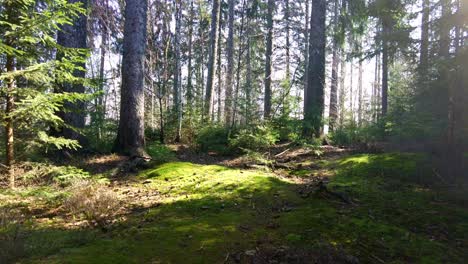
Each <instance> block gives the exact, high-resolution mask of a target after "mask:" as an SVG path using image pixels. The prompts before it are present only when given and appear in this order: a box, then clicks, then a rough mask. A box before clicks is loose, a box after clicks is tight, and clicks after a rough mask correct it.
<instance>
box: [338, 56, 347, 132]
mask: <svg viewBox="0 0 468 264" xmlns="http://www.w3.org/2000/svg"><path fill="white" fill-rule="evenodd" d="M340 50H341V56H340V64H341V65H340V76H339V78H340V127H343V124H344V118H345V110H346V109H345V101H346V87H345V75H346V60H345V55H344V50H345V47H342V49H340Z"/></svg>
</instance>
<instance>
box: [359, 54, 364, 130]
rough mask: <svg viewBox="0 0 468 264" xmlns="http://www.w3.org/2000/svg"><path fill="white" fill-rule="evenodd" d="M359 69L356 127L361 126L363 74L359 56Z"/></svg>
mask: <svg viewBox="0 0 468 264" xmlns="http://www.w3.org/2000/svg"><path fill="white" fill-rule="evenodd" d="M359 57H360V58H359V67H358V125H359V126H360V125H361V124H362V111H363V109H362V100H363V98H362V74H363V67H362V58H361V56H359Z"/></svg>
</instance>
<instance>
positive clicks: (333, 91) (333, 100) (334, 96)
mask: <svg viewBox="0 0 468 264" xmlns="http://www.w3.org/2000/svg"><path fill="white" fill-rule="evenodd" d="M338 5H339V1H338V0H335V3H334V8H333V13H334V14H333V28H334V30H333V32H334V34H335V36H333V47H332V49H333V51H332V77H331V85H330V123H329V125H330V131H334V130H335V128H336V120H337V118H338V106H337V104H338V61H339V58H338V51H339V45H338V36H337V34H338V15H339V14H338Z"/></svg>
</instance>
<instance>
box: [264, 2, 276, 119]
mask: <svg viewBox="0 0 468 264" xmlns="http://www.w3.org/2000/svg"><path fill="white" fill-rule="evenodd" d="M274 11H275V1H274V0H268V12H267V37H266V51H265V100H264V112H263V117H264V118H265V119H269V118H270V115H271V93H272V92H271V74H272V73H271V69H272V62H271V58H272V55H273V13H274Z"/></svg>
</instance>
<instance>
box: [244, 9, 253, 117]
mask: <svg viewBox="0 0 468 264" xmlns="http://www.w3.org/2000/svg"><path fill="white" fill-rule="evenodd" d="M247 26H248V27H249V28H248V29H247V44H246V47H245V48H246V49H247V57H246V58H245V63H246V64H247V65H246V67H247V69H246V71H247V72H246V75H247V76H246V78H245V103H246V104H245V109H244V110H245V112H244V118H245V122H246V124H248V123H249V122H250V117H251V116H252V115H251V111H252V99H251V91H252V47H251V46H252V45H251V44H252V37H251V29H250V27H251V23H250V18H247Z"/></svg>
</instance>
